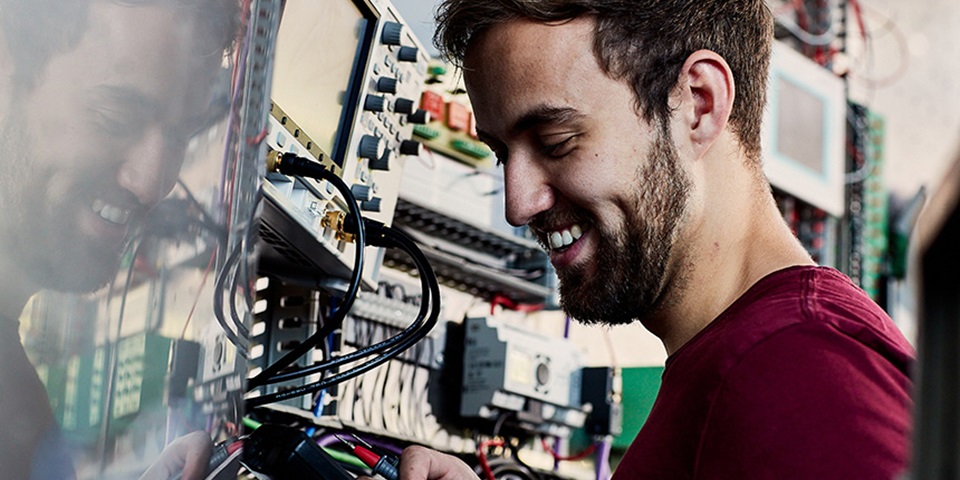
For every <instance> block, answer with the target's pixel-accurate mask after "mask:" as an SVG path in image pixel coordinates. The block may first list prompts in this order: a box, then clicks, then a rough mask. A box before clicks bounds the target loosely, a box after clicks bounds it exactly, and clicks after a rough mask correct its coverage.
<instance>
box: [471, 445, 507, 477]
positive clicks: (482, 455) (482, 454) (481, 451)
mask: <svg viewBox="0 0 960 480" xmlns="http://www.w3.org/2000/svg"><path fill="white" fill-rule="evenodd" d="M502 446H503V440H486V441H483V442H480V446H479V447H477V458H479V459H480V467H482V468H483V474H484V475H486V477H487V480H497V479H496V478H494V476H493V470H491V469H490V464H489V463H487V448H489V447H502Z"/></svg>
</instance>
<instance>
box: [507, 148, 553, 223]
mask: <svg viewBox="0 0 960 480" xmlns="http://www.w3.org/2000/svg"><path fill="white" fill-rule="evenodd" d="M503 176H504V180H503V181H504V194H505V197H506V217H507V222H509V223H510V224H511V225H513V226H517V227H519V226H522V225H526V224H527V223H530V220H532V219H533V217H535V216H536V215H537V214H539V213H541V212H544V211H546V210H549V209H550V208H551V207H552V206H553V204H554V202H555V201H556V198H555V197H556V195H555V193H554V190H553V187H552V186H551V184H550V181H549V176H548V175H547V172H546V171H544V169H543V168H540V167H539V166H538V165H537V163H536V160H535V159H532V158H529V157H526V156H524V155H517V156H516V157H515V158H514V157H512V158H510V160H509V161H508V162H507V163H505V164H504V170H503Z"/></svg>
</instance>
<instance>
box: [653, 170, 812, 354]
mask: <svg viewBox="0 0 960 480" xmlns="http://www.w3.org/2000/svg"><path fill="white" fill-rule="evenodd" d="M735 181H742V182H743V183H744V184H743V185H741V187H742V189H737V188H733V189H731V188H729V185H727V186H726V187H725V188H724V190H723V191H725V192H733V194H731V195H723V194H722V193H721V194H719V195H717V194H715V193H716V192H707V193H708V194H707V195H705V196H704V198H711V200H710V201H709V202H708V204H706V205H705V207H704V210H703V215H702V217H701V218H700V221H699V223H698V224H697V225H694V226H693V229H692V232H691V233H692V235H690V236H688V240H689V241H688V243H687V244H686V245H681V246H680V247H681V248H685V249H686V255H683V257H684V258H686V260H687V261H686V263H685V264H683V265H676V266H674V270H675V273H674V275H672V277H673V278H674V280H673V282H674V284H675V285H674V286H675V287H676V288H671V289H670V294H671V296H672V298H671V297H668V298H666V299H665V301H664V302H663V307H662V309H661V310H660V312H659V314H658V315H657V316H656V317H655V318H654V319H652V320H651V321H650V322H645V325H646V326H647V328H648V329H650V331H651V332H653V333H654V334H656V335H657V336H658V337H660V339H661V341H663V344H664V347H665V349H666V351H667V354H668V355H672V354H673V353H674V352H676V351H677V350H678V349H679V348H680V347H681V346H683V345H684V344H685V343H687V342H688V341H689V340H690V339H691V338H693V337H694V336H695V335H696V334H697V333H699V332H700V331H701V330H703V329H704V328H706V327H707V325H709V324H710V322H712V321H713V320H714V319H715V318H717V317H718V316H719V315H720V314H721V313H723V311H724V310H726V309H727V308H728V307H729V306H730V305H732V304H733V303H734V302H735V301H736V300H737V299H738V298H740V296H742V295H743V294H744V293H746V291H747V290H748V289H750V287H751V286H753V285H754V284H755V283H757V282H758V281H759V280H760V279H762V278H763V277H765V276H767V275H769V274H770V273H773V272H776V271H778V270H782V269H784V268H787V267H790V266H794V265H815V263H814V262H813V260H812V259H811V258H810V255H809V254H808V253H807V252H806V250H804V248H803V246H802V245H801V244H800V243H799V241H797V239H796V238H795V237H794V236H793V234H792V233H791V232H790V230H789V228H788V227H787V226H786V224H785V222H784V220H783V216H782V215H781V213H780V211H779V210H778V208H777V206H776V203H775V202H774V200H773V198H772V196H771V195H770V193H769V190H768V189H769V187H768V186H766V184H765V182H763V183H762V184H761V182H758V181H749V180H748V179H743V178H742V179H739V180H735ZM743 192H753V194H743ZM711 193H713V195H711ZM647 323H649V325H647Z"/></svg>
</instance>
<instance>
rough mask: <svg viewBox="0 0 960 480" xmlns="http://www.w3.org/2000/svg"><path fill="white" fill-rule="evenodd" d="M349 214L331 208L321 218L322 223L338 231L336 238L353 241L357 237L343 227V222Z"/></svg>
mask: <svg viewBox="0 0 960 480" xmlns="http://www.w3.org/2000/svg"><path fill="white" fill-rule="evenodd" d="M346 218H347V214H346V213H343V212H341V211H339V210H330V211H328V212H327V213H326V215H324V216H323V218H322V219H320V225H321V226H323V227H326V228H331V229H333V231H334V232H335V233H336V239H337V240H339V241H342V242H347V243H353V241H354V240H355V237H354V235H353V234H352V233H347V232H346V231H345V230H344V228H343V222H344V221H345V220H346Z"/></svg>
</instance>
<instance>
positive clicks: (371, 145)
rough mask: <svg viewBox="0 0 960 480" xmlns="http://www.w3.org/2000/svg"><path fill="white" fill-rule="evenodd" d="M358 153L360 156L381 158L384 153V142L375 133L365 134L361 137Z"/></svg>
mask: <svg viewBox="0 0 960 480" xmlns="http://www.w3.org/2000/svg"><path fill="white" fill-rule="evenodd" d="M357 155H358V156H359V157H360V158H370V159H374V158H380V156H381V155H383V144H382V142H380V139H379V138H377V137H374V136H373V135H364V136H363V137H360V148H359V151H358V152H357Z"/></svg>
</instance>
